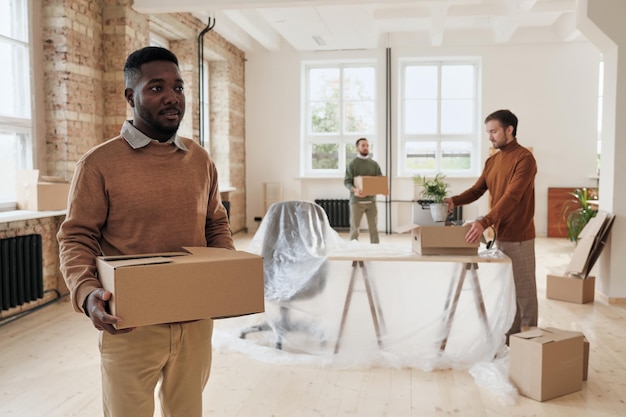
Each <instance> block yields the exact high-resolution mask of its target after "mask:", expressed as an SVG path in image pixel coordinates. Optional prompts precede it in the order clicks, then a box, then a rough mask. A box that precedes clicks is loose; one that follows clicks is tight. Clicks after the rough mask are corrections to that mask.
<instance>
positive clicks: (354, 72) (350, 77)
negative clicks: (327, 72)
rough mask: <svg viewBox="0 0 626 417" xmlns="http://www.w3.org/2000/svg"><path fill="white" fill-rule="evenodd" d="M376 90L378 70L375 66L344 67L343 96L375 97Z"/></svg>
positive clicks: (357, 97) (349, 97)
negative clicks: (375, 69)
mask: <svg viewBox="0 0 626 417" xmlns="http://www.w3.org/2000/svg"><path fill="white" fill-rule="evenodd" d="M375 92H376V72H375V71H374V68H369V67H363V68H344V70H343V98H344V99H345V100H353V99H357V100H358V99H373V98H374V96H375Z"/></svg>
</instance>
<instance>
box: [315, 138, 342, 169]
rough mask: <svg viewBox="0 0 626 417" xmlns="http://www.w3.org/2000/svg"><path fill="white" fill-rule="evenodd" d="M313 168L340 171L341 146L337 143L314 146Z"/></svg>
mask: <svg viewBox="0 0 626 417" xmlns="http://www.w3.org/2000/svg"><path fill="white" fill-rule="evenodd" d="M311 167H312V168H313V169H338V168H339V145H337V144H336V143H317V144H313V145H312V150H311Z"/></svg>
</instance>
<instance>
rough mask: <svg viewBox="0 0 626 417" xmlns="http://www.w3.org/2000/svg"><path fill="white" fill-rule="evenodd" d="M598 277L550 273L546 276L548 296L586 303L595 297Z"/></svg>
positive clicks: (553, 298) (554, 298)
mask: <svg viewBox="0 0 626 417" xmlns="http://www.w3.org/2000/svg"><path fill="white" fill-rule="evenodd" d="M595 288H596V278H595V277H594V276H588V277H587V278H585V279H583V278H580V277H577V276H565V275H555V274H548V276H547V277H546V298H550V299H552V300H561V301H569V302H571V303H579V304H585V303H589V302H591V301H593V299H594V297H595Z"/></svg>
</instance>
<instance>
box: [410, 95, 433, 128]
mask: <svg viewBox="0 0 626 417" xmlns="http://www.w3.org/2000/svg"><path fill="white" fill-rule="evenodd" d="M403 119H404V133H406V134H434V133H437V100H407V101H405V103H404V115H403Z"/></svg>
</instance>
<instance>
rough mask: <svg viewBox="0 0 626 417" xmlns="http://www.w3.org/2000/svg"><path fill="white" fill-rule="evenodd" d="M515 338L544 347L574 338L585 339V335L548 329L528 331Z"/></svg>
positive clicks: (518, 334)
mask: <svg viewBox="0 0 626 417" xmlns="http://www.w3.org/2000/svg"><path fill="white" fill-rule="evenodd" d="M514 336H515V337H519V338H520V339H525V340H532V341H533V342H535V343H538V344H541V345H543V344H546V343H553V342H558V341H561V340H565V339H571V338H572V337H577V336H580V337H583V334H582V333H581V332H574V331H569V330H561V329H556V328H553V327H547V328H536V329H532V330H528V331H525V332H522V333H517V334H516V335H514Z"/></svg>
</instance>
